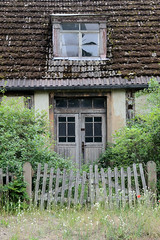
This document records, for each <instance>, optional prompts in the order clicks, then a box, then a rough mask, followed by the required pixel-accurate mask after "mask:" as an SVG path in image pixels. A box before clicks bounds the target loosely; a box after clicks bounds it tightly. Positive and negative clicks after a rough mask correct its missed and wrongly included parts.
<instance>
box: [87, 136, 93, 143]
mask: <svg viewBox="0 0 160 240" xmlns="http://www.w3.org/2000/svg"><path fill="white" fill-rule="evenodd" d="M85 142H93V137H85Z"/></svg>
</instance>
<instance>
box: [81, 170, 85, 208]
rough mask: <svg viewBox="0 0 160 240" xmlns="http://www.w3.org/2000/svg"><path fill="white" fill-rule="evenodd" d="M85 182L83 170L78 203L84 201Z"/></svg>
mask: <svg viewBox="0 0 160 240" xmlns="http://www.w3.org/2000/svg"><path fill="white" fill-rule="evenodd" d="M85 183H86V172H83V176H82V187H81V195H80V204H81V205H82V204H83V203H84V190H85Z"/></svg>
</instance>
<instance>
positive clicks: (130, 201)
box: [127, 167, 132, 207]
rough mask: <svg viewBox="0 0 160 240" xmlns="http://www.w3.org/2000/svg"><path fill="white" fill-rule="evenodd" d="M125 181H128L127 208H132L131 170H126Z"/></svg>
mask: <svg viewBox="0 0 160 240" xmlns="http://www.w3.org/2000/svg"><path fill="white" fill-rule="evenodd" d="M127 180H128V202H129V206H130V207H131V206H132V187H131V168H130V167H128V168H127Z"/></svg>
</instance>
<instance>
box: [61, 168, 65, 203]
mask: <svg viewBox="0 0 160 240" xmlns="http://www.w3.org/2000/svg"><path fill="white" fill-rule="evenodd" d="M65 185H66V169H64V170H63V178H62V191H61V204H63V203H64V192H65Z"/></svg>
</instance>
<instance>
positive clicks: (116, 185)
mask: <svg viewBox="0 0 160 240" xmlns="http://www.w3.org/2000/svg"><path fill="white" fill-rule="evenodd" d="M114 175H115V176H114V178H115V193H116V204H117V207H119V189H118V168H117V167H115V168H114Z"/></svg>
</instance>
